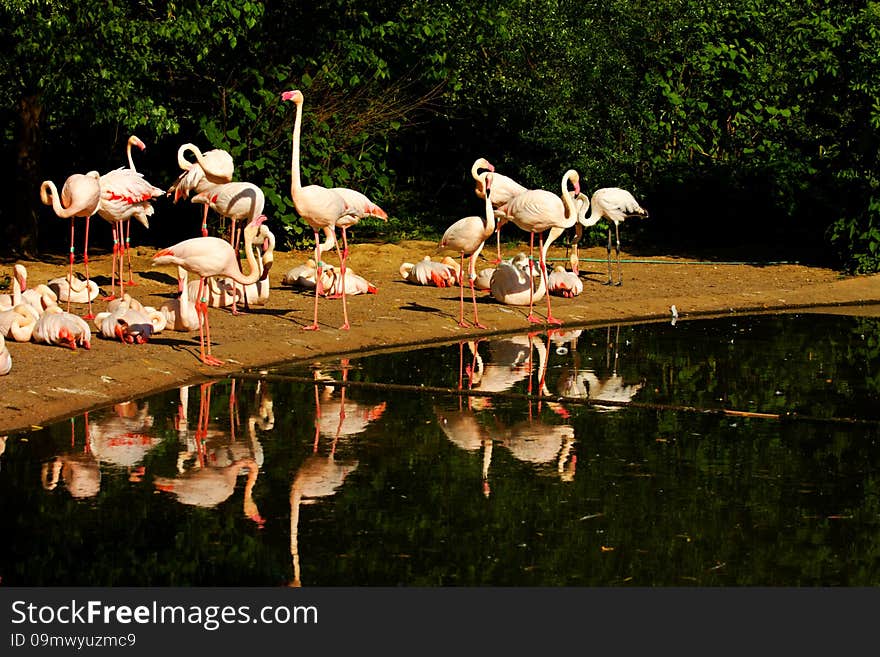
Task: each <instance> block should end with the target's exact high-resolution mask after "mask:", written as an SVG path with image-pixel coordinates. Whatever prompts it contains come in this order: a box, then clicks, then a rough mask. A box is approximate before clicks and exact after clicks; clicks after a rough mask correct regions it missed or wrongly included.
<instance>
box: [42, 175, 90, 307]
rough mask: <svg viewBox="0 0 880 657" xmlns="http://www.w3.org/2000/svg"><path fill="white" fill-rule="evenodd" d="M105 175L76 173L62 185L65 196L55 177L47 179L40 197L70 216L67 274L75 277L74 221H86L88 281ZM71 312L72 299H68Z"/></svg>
mask: <svg viewBox="0 0 880 657" xmlns="http://www.w3.org/2000/svg"><path fill="white" fill-rule="evenodd" d="M100 178H101V174H99V173H98V172H97V171H89V172H88V173H85V174H82V173H75V174H73V175H72V176H70V177H69V178H68V179H67V180H66V181H64V186H63V187H62V188H61V196H59V195H58V189H57V188H56V187H55V183H53V182H52V181H51V180H44V181H43V183H42V184H41V185H40V200H41V201H42V202H43V203H44V204H45V205H51V206H52V209H53V210H54V211H55V214H56V215H57V216H58V217H60V218H61V219H68V218H69V219H70V266H69V268H68V273H67V277H68V278H69V279H71V280H73V260H74V252H73V222H74V219H76V218H77V217H84V218H85V220H86V238H85V244H84V246H83V265H84V266H85V270H86V280H88V279H89V219H90V218H91V216H92V215H93V214H95V213H96V212H97V211H98V206H99V205H100V203H101V181H100ZM67 312H70V300H69V299H68V301H67ZM93 317H94V314H93V313H92V302H91V301H89V312H88V314H87V315H86V316H85V319H92V318H93Z"/></svg>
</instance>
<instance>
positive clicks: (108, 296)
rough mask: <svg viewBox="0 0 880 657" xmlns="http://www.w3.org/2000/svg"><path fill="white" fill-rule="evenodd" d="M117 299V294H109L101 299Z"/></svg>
mask: <svg viewBox="0 0 880 657" xmlns="http://www.w3.org/2000/svg"><path fill="white" fill-rule="evenodd" d="M115 298H116V295H115V294H108V295H106V296H103V297H101V301H113V299H115Z"/></svg>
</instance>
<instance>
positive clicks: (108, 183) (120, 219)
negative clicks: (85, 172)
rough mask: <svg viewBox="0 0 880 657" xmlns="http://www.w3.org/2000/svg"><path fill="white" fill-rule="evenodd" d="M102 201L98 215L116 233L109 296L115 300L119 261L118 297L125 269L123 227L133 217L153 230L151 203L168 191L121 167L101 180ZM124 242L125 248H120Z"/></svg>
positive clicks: (114, 235)
mask: <svg viewBox="0 0 880 657" xmlns="http://www.w3.org/2000/svg"><path fill="white" fill-rule="evenodd" d="M100 184H101V201H100V203H99V204H98V214H99V215H100V216H101V218H102V219H104V220H106V221H107V222H108V223H109V224H110V227H111V228H112V230H113V270H112V273H111V275H110V294H109V296H108V297H107V299H115V298H116V276H117V274H116V264H117V261H118V262H119V296H120V297H121V296H122V294H123V287H124V286H123V283H122V270H123V268H124V256H125V244H124V239H122V232H123V225H124V224H125V223H126V222H127V221H129V220H130V219H131V218H132V217H134V218H135V219H137V220H138V221H139V222H140V223H142V224H143V225H144V228H149V227H150V222H149V221H148V219H147V217H149V216H150V215H152V214H153V212H154V209H153V206H152V204H151V201H152V200H153V199H154V198H158V197H160V196H162V195H163V194H164V193H165V192H164V191H162V190H161V189H159V188H158V187H156V186H155V185H153V184H151V183H149V182H148V181H147V180H146V179H145V178H144V176H143V174H141V173H138V172H137V171H135V170H133V169H127V168H125V167H119V168H118V169H115V170H113V171H110V172H108V173H105V174H104V175H103V176H101V177H100ZM120 242H122V245H120Z"/></svg>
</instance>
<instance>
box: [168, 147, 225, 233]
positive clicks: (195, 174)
mask: <svg viewBox="0 0 880 657" xmlns="http://www.w3.org/2000/svg"><path fill="white" fill-rule="evenodd" d="M187 151H192V153H193V154H194V155H195V157H196V161H195V162H190V161H189V160H187V159H186V158H185V157H184V155H185V154H186V152H187ZM177 164H178V166H180V168H181V169H182V170H183V171H182V173H181V174H180V175H179V176H178V177H177V179H176V180H175V181H174V182H173V183H171V186H170V187H169V188H168V192H167V194H168V196H173V197H174V203H177V201H179V200H180V199H181V198H189V195H190V194H191V193H192V192H195V193H196V194H200V193H202V192H206V191H208V190H209V189H211V188H212V187H214V186H215V185H222V184H224V183H228V182H232V173H233V171H234V169H235V166H234V163H233V161H232V156H231V155H230V154H229V153H228V152H227V151H225V150H223V149H221V148H214V149H212V150H210V151H207V152H206V153H204V154H202V151H201V150H199V147H198V146H196V145H195V144H190V143H186V144H183V145H182V146H181V147H180V148H178V149H177ZM207 236H208V208H207V207H206V208H205V210H204V214H203V215H202V237H207Z"/></svg>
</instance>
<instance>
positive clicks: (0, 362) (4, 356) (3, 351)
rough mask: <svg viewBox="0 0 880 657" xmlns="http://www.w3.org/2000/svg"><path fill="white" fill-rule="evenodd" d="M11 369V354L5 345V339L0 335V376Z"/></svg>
mask: <svg viewBox="0 0 880 657" xmlns="http://www.w3.org/2000/svg"><path fill="white" fill-rule="evenodd" d="M10 370H12V354H10V353H9V347H7V346H6V340H5V339H3V336H2V335H0V376H6V375H7V374H9V372H10Z"/></svg>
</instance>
